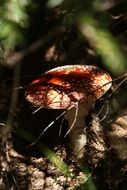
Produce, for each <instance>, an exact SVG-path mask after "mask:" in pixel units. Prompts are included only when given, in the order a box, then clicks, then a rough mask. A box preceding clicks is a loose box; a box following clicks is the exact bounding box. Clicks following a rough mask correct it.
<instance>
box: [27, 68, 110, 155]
mask: <svg viewBox="0 0 127 190" xmlns="http://www.w3.org/2000/svg"><path fill="white" fill-rule="evenodd" d="M111 81H112V79H111V77H110V75H109V74H108V73H106V72H104V71H103V70H101V69H99V68H98V67H95V66H89V65H66V66H62V67H57V68H54V69H52V70H49V71H47V72H45V73H44V74H43V75H42V76H41V77H40V78H38V79H37V80H34V81H33V82H32V83H31V84H30V85H29V87H28V90H27V91H26V94H25V96H26V99H27V100H28V101H29V102H30V103H32V104H33V106H35V107H45V108H49V109H66V110H67V112H66V114H65V116H64V117H65V119H66V120H67V121H68V125H69V129H68V133H69V136H70V144H71V147H72V149H73V153H74V155H77V157H78V158H80V157H82V151H81V150H82V148H83V147H84V145H85V143H86V134H85V130H84V127H85V117H86V116H87V115H88V113H89V111H90V109H91V108H92V107H93V105H94V102H95V101H96V100H97V99H98V98H100V97H101V96H103V95H104V94H105V92H106V91H107V90H108V89H109V88H110V87H111Z"/></svg>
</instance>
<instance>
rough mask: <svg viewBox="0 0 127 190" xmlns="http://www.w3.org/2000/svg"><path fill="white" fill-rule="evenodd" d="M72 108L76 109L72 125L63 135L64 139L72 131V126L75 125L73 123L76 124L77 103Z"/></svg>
mask: <svg viewBox="0 0 127 190" xmlns="http://www.w3.org/2000/svg"><path fill="white" fill-rule="evenodd" d="M74 107H76V111H75V116H74V120H73V123H72V124H71V127H70V129H69V130H68V131H67V132H66V134H65V135H64V137H66V136H67V135H68V134H69V133H70V131H71V130H72V128H73V126H74V124H75V122H76V119H77V115H78V102H76V103H75V105H74Z"/></svg>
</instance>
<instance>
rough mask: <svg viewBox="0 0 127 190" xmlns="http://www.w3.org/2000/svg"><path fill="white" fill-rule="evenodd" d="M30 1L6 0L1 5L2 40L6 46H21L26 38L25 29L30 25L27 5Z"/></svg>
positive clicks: (0, 25) (0, 36) (0, 35)
mask: <svg viewBox="0 0 127 190" xmlns="http://www.w3.org/2000/svg"><path fill="white" fill-rule="evenodd" d="M28 2H29V1H27V0H26V1H20V0H11V1H9V0H6V1H4V2H3V3H2V5H1V7H0V42H1V45H2V46H3V47H4V48H9V49H13V48H14V47H15V46H18V47H20V45H21V44H23V43H24V41H25V39H24V37H23V35H22V32H23V29H24V28H26V27H27V26H28V16H27V13H26V5H27V4H28Z"/></svg>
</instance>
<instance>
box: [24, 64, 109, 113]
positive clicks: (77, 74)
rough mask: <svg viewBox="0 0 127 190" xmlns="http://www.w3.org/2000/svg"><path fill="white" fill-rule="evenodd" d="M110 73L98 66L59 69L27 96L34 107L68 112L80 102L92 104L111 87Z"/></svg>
mask: <svg viewBox="0 0 127 190" xmlns="http://www.w3.org/2000/svg"><path fill="white" fill-rule="evenodd" d="M111 81H112V79H111V77H110V75H109V74H108V73H106V72H104V71H103V70H101V69H99V68H98V67H95V66H88V65H67V66H62V67H57V68H55V69H52V70H49V71H48V72H46V73H44V74H43V75H42V76H41V77H40V78H38V79H37V80H34V81H33V82H32V83H31V84H30V85H29V87H28V90H27V91H26V93H25V96H26V99H27V100H28V101H29V102H30V103H32V104H33V105H34V106H35V107H42V106H43V107H46V108H51V109H65V108H67V107H69V106H71V105H72V104H73V103H74V102H77V101H83V102H84V101H86V102H93V101H95V100H96V99H98V98H100V97H101V96H103V94H104V93H105V92H106V91H107V90H108V89H109V88H110V87H111Z"/></svg>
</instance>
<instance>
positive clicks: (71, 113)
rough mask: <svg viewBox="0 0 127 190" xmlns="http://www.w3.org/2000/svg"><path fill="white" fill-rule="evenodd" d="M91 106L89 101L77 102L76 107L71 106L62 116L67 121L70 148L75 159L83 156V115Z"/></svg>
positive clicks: (85, 114)
mask: <svg viewBox="0 0 127 190" xmlns="http://www.w3.org/2000/svg"><path fill="white" fill-rule="evenodd" d="M92 107H93V104H91V103H90V104H87V103H79V104H78V108H77V107H75V106H74V107H72V108H71V109H70V110H68V111H67V113H66V114H65V116H64V117H65V119H66V120H67V121H68V127H69V129H68V130H69V131H70V133H69V138H70V144H71V148H72V150H73V154H74V156H75V157H76V158H77V159H80V158H82V157H83V153H84V146H85V144H86V132H85V117H86V116H87V115H88V113H89V111H90V109H91V108H92ZM76 109H78V110H76ZM76 111H77V114H76ZM75 117H76V118H75ZM74 120H75V122H74ZM71 128H72V130H71Z"/></svg>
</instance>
